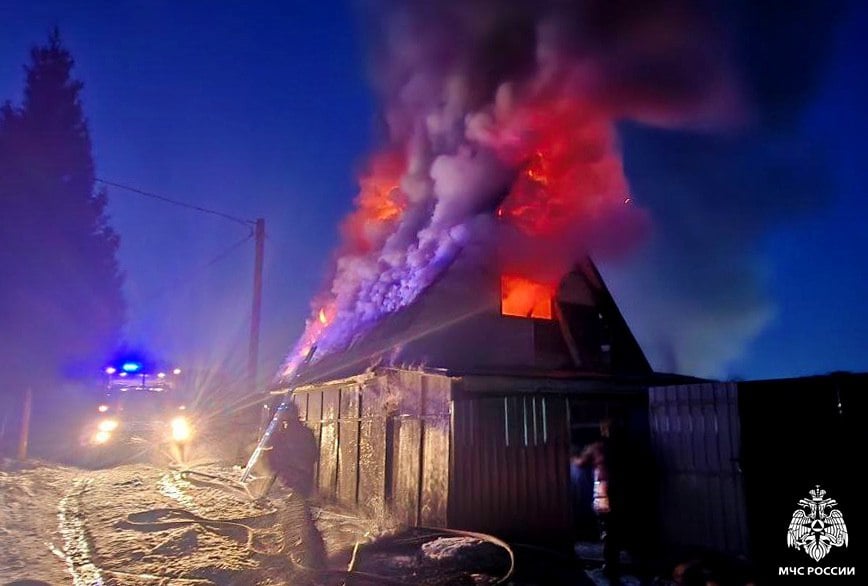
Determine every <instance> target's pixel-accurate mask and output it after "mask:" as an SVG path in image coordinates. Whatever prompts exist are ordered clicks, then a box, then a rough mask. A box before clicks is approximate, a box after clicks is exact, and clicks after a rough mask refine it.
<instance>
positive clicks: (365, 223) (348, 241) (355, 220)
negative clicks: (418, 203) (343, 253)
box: [342, 152, 407, 253]
mask: <svg viewBox="0 0 868 586" xmlns="http://www.w3.org/2000/svg"><path fill="white" fill-rule="evenodd" d="M405 170H406V162H405V160H404V156H403V155H402V154H401V153H396V152H383V153H380V154H378V155H375V156H374V157H372V158H371V161H370V164H369V168H368V171H367V172H366V173H365V175H363V176H362V177H361V178H360V179H359V194H358V196H356V200H355V203H356V209H355V210H354V211H353V212H352V213H351V214H350V215H349V216H348V217H347V219H346V220H345V221H344V224H343V226H342V231H343V235H344V239H345V246H347V247H348V248H349V249H350V251H352V252H357V253H365V252H368V251H369V250H371V249H373V248H375V247H376V246H377V245H378V244H379V243H380V241H381V239H383V238H385V237H386V236H387V235H388V232H389V231H388V230H386V229H384V228H388V227H389V226H391V225H392V223H394V222H395V221H397V220H398V219H399V218H400V217H401V214H403V213H404V210H405V209H406V207H407V198H406V196H405V195H404V193H403V192H402V191H401V189H400V181H401V177H402V176H403V175H404V171H405Z"/></svg>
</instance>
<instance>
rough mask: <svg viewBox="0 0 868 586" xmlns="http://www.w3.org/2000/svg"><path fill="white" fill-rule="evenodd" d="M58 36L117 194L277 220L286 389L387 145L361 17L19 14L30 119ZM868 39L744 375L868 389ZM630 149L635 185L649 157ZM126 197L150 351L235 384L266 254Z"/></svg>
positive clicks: (143, 9) (10, 47)
mask: <svg viewBox="0 0 868 586" xmlns="http://www.w3.org/2000/svg"><path fill="white" fill-rule="evenodd" d="M36 4H38V6H35V5H36ZM54 25H57V26H59V27H60V30H61V34H62V36H63V39H64V42H65V44H66V45H67V47H68V48H69V50H70V51H71V52H72V54H73V56H74V57H75V58H76V61H77V68H76V74H77V76H78V77H79V78H80V79H81V80H83V81H84V83H85V90H84V108H85V112H86V114H87V116H88V117H89V120H90V126H91V132H92V138H93V142H94V157H95V160H96V165H97V174H98V176H99V177H101V178H104V179H107V180H111V181H116V182H119V183H124V184H129V185H131V186H135V187H137V188H140V189H143V190H146V191H150V192H155V193H158V194H161V195H164V196H168V197H172V198H176V199H180V200H183V201H185V202H189V203H191V204H195V205H201V206H207V207H211V208H215V209H218V210H221V211H223V212H226V213H228V214H232V215H234V216H238V217H242V218H250V219H254V218H256V217H264V218H266V221H267V223H268V241H267V244H266V282H265V305H264V312H263V316H264V322H265V323H264V326H263V360H262V370H263V371H265V372H266V373H269V374H270V373H271V372H274V371H275V370H276V368H277V365H278V363H279V361H280V359H281V358H282V356H283V355H284V353H285V352H286V351H287V350H288V349H289V348H290V346H291V344H292V343H293V342H294V340H295V338H296V336H297V335H298V334H299V333H300V331H301V329H302V326H303V321H304V319H305V317H306V316H307V315H308V303H309V299H310V298H311V296H312V295H313V293H314V292H315V291H316V290H317V289H318V288H319V287H320V286H321V285H322V284H323V283H324V279H325V277H326V272H327V267H328V262H329V259H330V255H331V254H332V252H331V251H332V250H333V248H334V246H335V244H336V243H337V239H338V225H339V223H340V220H341V218H342V217H343V215H344V214H345V213H346V212H347V211H349V209H350V208H351V204H352V198H353V196H354V194H355V177H356V175H357V174H358V170H359V169H360V168H361V166H362V164H363V162H364V158H365V154H366V153H367V152H369V151H370V149H371V148H372V145H374V144H375V143H376V138H377V130H376V129H377V127H378V123H377V116H376V108H375V104H374V99H373V97H372V94H371V91H370V89H369V86H368V83H367V69H366V68H367V61H366V58H365V51H364V46H365V43H364V39H363V38H362V37H361V34H360V28H359V26H358V22H357V20H356V18H355V12H354V6H353V5H352V3H351V2H331V3H325V2H293V3H286V2H272V3H268V2H257V3H255V5H253V6H251V5H245V4H243V3H240V2H239V3H228V2H208V3H205V2H114V3H110V2H78V3H73V4H70V3H68V2H63V1H41V2H38V3H33V2H24V1H22V2H14V1H10V2H4V3H3V5H2V7H0V99H11V100H12V101H13V102H18V101H19V100H20V96H21V90H22V83H23V72H22V70H21V66H22V64H23V63H24V62H25V61H26V59H27V55H28V50H29V47H30V46H31V45H32V44H34V43H35V42H42V41H43V40H44V39H45V38H46V35H47V32H48V30H49V29H50V28H51V27H52V26H54ZM865 30H868V7H866V6H865V5H860V6H857V7H855V8H854V10H852V11H851V12H849V13H846V14H845V15H844V16H843V18H842V19H841V26H840V27H839V28H838V29H837V31H836V34H835V37H834V40H833V42H832V44H831V51H832V53H831V57H830V59H829V61H828V66H826V67H824V69H823V71H822V74H821V79H820V84H819V88H818V91H817V92H816V93H815V95H814V96H813V97H812V101H811V102H810V104H809V106H808V107H807V110H806V114H805V115H804V117H803V118H802V119H801V121H800V123H799V132H801V133H804V135H805V136H807V137H808V139H809V140H810V142H811V144H814V145H815V147H816V150H817V153H818V156H823V157H824V158H825V159H826V160H827V162H828V168H829V170H830V174H831V181H830V184H831V185H832V186H834V193H830V194H824V195H825V198H824V203H823V205H821V206H819V207H817V208H815V209H811V210H810V211H808V212H805V213H803V214H800V215H799V214H796V215H795V216H794V217H790V218H788V219H787V220H786V221H785V222H783V223H781V224H780V225H778V226H776V227H775V228H774V230H773V231H772V232H771V233H770V234H768V236H767V237H766V238H765V239H764V241H763V249H762V250H757V259H758V262H761V263H762V265H763V266H764V267H765V271H766V274H767V286H768V289H769V291H770V296H771V298H772V300H773V302H774V304H775V306H776V310H775V311H776V313H775V317H774V318H773V320H772V321H771V322H770V324H769V325H768V326H767V327H766V328H765V330H764V331H763V332H762V333H761V334H760V335H759V336H758V337H757V338H756V339H755V340H754V341H753V342H752V344H751V345H750V346H749V347H747V348H745V351H744V353H743V357H742V358H741V359H739V360H737V361H735V362H734V363H732V364H730V365H728V366H726V368H725V370H724V371H723V374H724V375H725V376H733V377H741V378H768V377H780V376H791V375H800V374H811V373H824V372H829V371H834V370H854V371H859V370H868V358H866V350H868V305H866V302H865V300H866V299H868V275H866V262H865V258H866V253H868V229H866V224H868V223H866V217H868V201H866V198H865V197H864V192H865V188H864V185H865V183H866V180H868V170H866V164H865V163H866V161H865V158H866V157H865V148H864V146H863V144H862V143H863V140H862V139H863V137H864V136H866V135H868V124H866V120H868V117H866V116H865V114H864V104H866V103H868V91H866V82H865V79H866V75H865V72H864V55H866V54H868V47H866V44H868V40H866V39H865V36H864V31H865ZM625 140H626V143H625V154H626V156H627V161H626V165H627V169H628V173H629V170H630V168H631V164H630V163H631V161H630V157H631V156H635V157H636V158H637V159H641V156H642V153H641V152H637V150H636V149H641V144H639V145H633V144H631V143H630V142H629V140H630V139H629V136H628V137H627V138H626V139H625ZM673 180H675V181H677V178H673ZM109 193H110V210H109V211H110V214H111V217H112V220H111V221H112V223H113V225H114V226H115V228H116V229H117V230H118V232H119V233H120V235H121V238H122V245H121V251H120V261H121V264H122V267H123V269H124V270H125V272H126V280H127V297H128V304H129V311H128V313H129V320H128V328H127V329H128V337H129V339H130V341H131V342H133V343H137V344H140V345H143V346H146V347H148V348H152V349H155V351H157V352H158V353H160V354H161V355H163V356H166V357H170V358H172V359H176V360H177V361H179V362H182V363H192V364H195V363H199V362H201V363H208V362H209V361H213V360H214V359H220V360H224V361H225V364H226V365H227V369H228V370H230V371H231V370H233V369H236V368H237V367H238V366H239V365H241V364H243V363H244V361H245V360H246V351H247V345H246V341H247V328H248V321H247V320H248V319H249V311H250V289H251V280H252V256H253V246H252V243H251V242H247V243H245V244H244V245H242V246H240V247H237V248H234V249H232V250H231V252H229V253H228V254H227V255H226V256H221V253H222V252H224V251H225V250H227V249H229V248H231V247H232V246H233V244H235V243H236V242H238V241H239V240H242V239H243V238H244V237H245V236H246V234H247V232H246V229H245V228H244V227H242V226H239V225H237V224H233V223H231V222H227V221H225V220H223V219H220V218H216V217H212V216H207V215H203V214H199V213H196V212H192V211H188V210H183V209H179V208H174V207H171V206H167V205H165V204H161V203H158V202H154V201H151V200H148V199H144V198H141V197H139V196H136V195H133V194H129V193H124V192H122V191H118V190H117V189H112V190H110V192H109ZM637 200H638V201H640V202H641V194H639V195H637ZM215 257H221V258H219V260H217V261H215V262H213V264H210V266H206V265H209V263H211V261H212V260H213V259H214V258H215ZM613 289H614V291H613V293H614V295H615V297H616V298H618V297H619V295H620V292H619V291H618V290H617V287H614V286H613ZM626 313H627V314H628V315H627V317H628V318H629V317H630V316H629V312H626ZM637 335H638V337H639V338H640V340H641V339H642V332H641V331H637Z"/></svg>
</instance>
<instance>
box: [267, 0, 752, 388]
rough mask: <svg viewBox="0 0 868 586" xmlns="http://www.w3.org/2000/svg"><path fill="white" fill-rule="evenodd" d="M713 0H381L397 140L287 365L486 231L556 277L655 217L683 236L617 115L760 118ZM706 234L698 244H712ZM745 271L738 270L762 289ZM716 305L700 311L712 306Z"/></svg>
mask: <svg viewBox="0 0 868 586" xmlns="http://www.w3.org/2000/svg"><path fill="white" fill-rule="evenodd" d="M707 8H708V5H707V4H705V3H699V2H690V1H687V0H676V1H666V0H660V1H650V2H649V1H623V2H609V1H606V0H593V1H567V0H550V1H542V2H532V1H520V0H440V1H438V2H427V1H423V0H418V1H415V2H414V1H407V0H400V1H399V0H382V1H373V2H368V3H367V4H366V5H365V10H364V12H365V14H366V15H369V22H368V27H367V28H368V30H367V33H368V35H369V38H370V41H371V45H372V47H371V52H372V75H373V79H374V84H375V89H376V91H377V93H378V95H379V97H380V99H381V102H382V108H383V119H384V121H385V134H386V137H385V140H384V143H385V144H384V145H383V147H382V149H381V151H380V152H379V153H378V154H376V155H374V156H372V157H371V159H370V162H369V166H368V171H367V173H366V174H365V175H364V176H363V178H362V179H361V189H360V194H359V195H358V197H357V209H356V211H355V212H353V213H352V214H351V215H350V217H349V218H348V219H347V220H346V221H345V223H344V226H343V232H344V245H343V247H342V248H341V250H340V251H339V254H338V258H337V261H336V265H335V272H334V277H333V280H332V282H331V285H330V286H329V288H328V289H327V290H326V291H325V292H324V293H323V294H322V295H320V296H319V297H318V298H317V299H316V300H315V302H314V304H313V312H312V316H311V318H310V319H309V320H308V324H307V328H306V331H305V334H304V335H303V338H302V340H301V341H300V342H299V344H298V345H297V347H296V348H295V349H294V350H293V352H292V354H291V355H290V356H289V358H288V361H287V364H286V366H285V369H284V374H288V373H290V372H292V371H293V369H294V368H296V366H297V365H298V363H299V361H300V359H301V357H303V356H304V355H306V354H307V352H308V349H309V348H310V347H311V346H312V345H313V344H316V345H317V348H318V350H317V356H321V355H324V354H325V353H328V352H331V351H336V350H340V349H341V348H344V347H346V345H347V344H349V343H351V342H352V340H353V339H354V338H355V337H357V336H358V335H360V334H363V333H364V332H365V331H367V330H368V328H370V327H371V326H372V325H373V324H375V323H376V322H377V321H378V320H379V319H381V318H382V317H383V316H384V315H386V314H389V313H392V312H394V311H396V310H398V309H400V308H401V307H404V306H406V305H407V304H408V303H410V302H412V301H413V300H414V299H415V298H416V296H417V295H418V294H419V293H420V292H421V291H423V290H424V289H425V288H426V287H427V286H428V285H430V284H431V283H432V282H433V281H434V280H435V279H436V278H437V277H438V276H439V275H440V274H441V273H442V272H443V271H444V270H445V269H446V268H447V267H448V266H449V265H450V264H451V263H452V261H453V260H454V259H455V257H456V256H457V255H458V254H459V253H460V252H461V251H462V250H464V249H467V248H468V247H469V246H470V245H471V244H479V243H482V242H485V243H487V244H489V245H490V244H491V243H494V248H495V249H496V250H497V251H498V262H499V263H501V265H502V268H503V269H504V270H509V271H510V272H512V273H518V274H521V275H523V276H526V277H530V278H533V279H536V280H541V281H549V282H552V283H554V282H556V281H557V279H559V278H560V277H561V276H562V275H563V274H564V272H565V271H567V270H568V269H569V268H570V266H571V265H572V264H573V263H574V262H575V261H576V260H577V259H578V258H580V257H581V256H583V255H586V254H589V253H590V254H592V255H593V256H594V257H595V258H596V259H597V260H602V261H604V262H605V261H606V260H607V259H620V258H623V257H624V256H625V253H627V252H631V251H634V250H635V249H636V248H637V246H636V245H637V243H639V242H641V241H643V240H645V239H647V237H648V235H649V234H651V233H653V234H654V238H653V243H654V244H655V245H656V243H658V242H660V241H665V240H666V236H665V235H663V236H662V238H661V228H667V229H669V228H672V227H673V223H664V224H660V226H658V227H657V228H655V229H652V228H651V226H652V222H651V219H650V218H651V216H650V215H649V212H648V209H646V208H644V207H643V206H642V205H641V204H642V203H644V202H643V201H642V200H643V197H644V194H641V196H637V194H634V193H633V191H631V189H630V187H629V185H628V181H627V176H626V175H625V173H624V165H623V164H622V159H621V145H620V143H619V137H618V134H617V132H616V126H615V125H616V123H617V122H618V121H621V120H632V121H636V122H639V123H642V124H645V125H653V126H655V127H658V128H661V127H662V128H668V129H673V128H682V129H683V128H688V129H691V131H693V132H704V133H710V132H717V131H721V130H726V131H727V132H732V131H733V129H740V128H744V127H746V125H748V124H749V123H750V121H751V119H752V116H753V114H754V112H753V111H752V110H751V109H750V108H749V107H748V105H747V104H746V102H745V100H744V99H743V95H744V91H743V90H742V87H741V83H740V82H739V79H740V78H739V76H738V75H737V73H738V71H737V68H736V67H735V66H734V65H733V60H732V58H731V57H732V56H731V51H730V45H729V43H728V39H727V38H726V37H725V36H724V35H722V34H720V33H719V30H720V24H721V23H720V22H718V21H716V20H715V19H713V18H712V16H711V14H712V13H711V12H710V11H708V10H707ZM628 163H629V161H628ZM697 175H698V176H701V172H697ZM661 182H663V183H664V184H663V185H659V186H655V189H659V190H664V191H665V190H666V186H665V183H666V182H668V183H671V184H673V185H680V186H681V188H682V189H686V187H685V186H684V184H679V183H678V180H677V178H676V177H675V176H673V177H669V178H666V179H661ZM689 188H690V189H691V190H692V189H694V188H695V189H696V191H697V192H696V193H695V194H693V193H691V194H687V193H685V194H684V197H685V198H693V199H692V200H691V203H689V204H688V205H687V206H686V207H687V208H689V209H687V210H680V211H679V212H685V213H686V214H687V216H688V219H687V220H685V223H687V224H689V223H690V222H689V216H690V214H691V210H693V209H694V208H696V207H698V208H700V209H701V207H702V202H703V201H704V200H706V199H707V198H706V197H705V195H704V193H703V189H702V186H699V185H697V186H694V185H690V186H689ZM637 204H639V205H637ZM654 211H655V209H654V208H651V212H654ZM656 223H657V222H654V224H656ZM674 229H675V230H676V232H677V230H678V222H677V221H676V222H675V223H674ZM702 240H703V239H702V238H700V239H699V241H700V242H699V244H700V247H697V248H694V249H692V251H693V253H694V254H696V255H699V256H701V255H702V249H701V246H702V245H705V244H708V242H703V241H702ZM474 248H480V247H474ZM491 248H492V247H491V246H488V247H482V249H488V250H490V249H491ZM489 260H490V259H489ZM710 261H711V262H713V263H719V262H723V261H724V259H722V258H717V257H710ZM740 270H741V269H740V268H739V267H734V268H731V270H729V271H728V274H735V275H736V276H739V277H743V276H742V275H739V274H738V273H739V271H740ZM676 272H677V269H676ZM745 281H751V277H750V276H748V277H746V278H742V279H741V280H739V279H734V280H733V283H734V284H736V285H737V286H743V287H745V288H746V289H751V288H752V287H753V284H752V283H749V284H746V283H745ZM657 294H659V291H658V292H657V293H655V295H657ZM717 295H718V296H720V295H721V292H720V291H718V292H717ZM724 297H725V295H724ZM748 297H750V296H749V295H748ZM658 305H659V304H658ZM699 305H700V309H699V311H698V314H699V315H696V316H693V317H692V318H691V319H694V318H695V319H694V321H696V322H697V323H700V324H701V323H702V322H703V319H702V318H703V315H701V314H702V312H703V308H702V305H701V303H699ZM745 305H747V306H746V307H738V304H737V303H736V304H735V306H736V308H735V309H733V313H734V314H736V313H737V314H739V315H737V316H736V320H744V319H745V317H744V316H752V315H753V309H754V308H753V307H751V306H750V304H749V303H747V304H745ZM731 306H732V304H730V305H729V307H731ZM747 321H749V322H750V323H751V327H753V324H754V323H755V322H756V321H757V319H755V318H750V317H749V319H748V320H747ZM760 321H761V320H760ZM649 327H651V326H650V324H649ZM723 329H724V330H725V329H726V328H723ZM645 337H646V339H647V338H649V337H653V336H647V335H646V336H645ZM666 342H667V343H668V340H667V341H666ZM679 342H684V343H686V344H690V342H691V340H690V336H686V337H685V338H684V339H683V340H679Z"/></svg>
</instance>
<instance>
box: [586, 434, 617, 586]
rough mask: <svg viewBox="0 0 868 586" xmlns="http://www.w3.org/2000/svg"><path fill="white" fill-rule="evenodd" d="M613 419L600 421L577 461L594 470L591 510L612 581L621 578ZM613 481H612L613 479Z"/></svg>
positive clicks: (606, 570) (607, 572) (605, 563)
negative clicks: (595, 438)
mask: <svg viewBox="0 0 868 586" xmlns="http://www.w3.org/2000/svg"><path fill="white" fill-rule="evenodd" d="M613 428H614V425H613V422H612V421H611V420H608V419H607V420H604V421H602V422H601V423H600V439H599V440H598V441H596V442H594V443H592V444H590V445H589V446H587V447H586V448H585V449H584V450H583V451H582V452H581V454H579V456H578V458H577V460H576V463H577V464H578V465H579V466H583V467H586V468H588V467H589V468H591V470H592V471H593V479H594V480H593V482H594V488H593V505H592V506H593V510H594V514H595V515H596V516H597V521H598V524H599V529H600V540H601V541H602V543H603V564H604V565H603V571H604V573H605V575H606V577H607V578H608V579H609V581H610V582H611V583H612V584H618V583H619V579H620V578H619V577H620V556H621V544H620V529H619V522H620V520H619V513H620V510H621V502H620V500H621V499H620V496H619V495H620V490H621V488H622V487H621V486H620V481H619V480H618V479H619V466H620V464H621V463H620V461H619V454H618V452H619V450H618V449H617V444H616V443H615V442H616V440H615V438H613V437H612V436H613ZM613 480H614V482H613Z"/></svg>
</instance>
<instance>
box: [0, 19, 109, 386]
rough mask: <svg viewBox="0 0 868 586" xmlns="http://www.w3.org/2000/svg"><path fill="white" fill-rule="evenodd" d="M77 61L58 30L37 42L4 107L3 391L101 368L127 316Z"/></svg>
mask: <svg viewBox="0 0 868 586" xmlns="http://www.w3.org/2000/svg"><path fill="white" fill-rule="evenodd" d="M73 65H74V61H73V58H72V56H71V55H70V53H69V52H68V51H67V50H66V49H65V48H64V46H63V44H62V42H61V39H60V35H59V33H58V31H57V30H55V31H54V32H53V33H51V34H50V35H49V38H48V42H47V43H46V44H44V45H41V46H37V47H34V48H33V49H32V50H31V53H30V62H29V63H28V65H26V66H25V74H26V80H25V89H24V99H23V101H22V103H21V104H20V106H15V105H12V104H11V103H9V102H7V103H6V104H5V105H4V106H3V107H2V108H0V393H10V392H11V393H14V392H15V390H16V389H17V390H20V389H21V388H23V387H24V386H31V387H34V392H40V391H42V392H44V390H45V389H46V388H48V387H50V386H51V384H50V383H48V381H53V382H57V381H58V380H60V377H62V376H63V375H64V374H65V373H69V372H70V371H71V370H76V371H78V372H87V371H89V370H91V371H92V370H93V369H96V368H98V367H99V365H101V364H102V363H103V362H104V361H105V360H106V357H107V355H108V353H109V352H110V351H111V349H112V348H113V347H115V346H116V344H117V342H118V339H119V336H120V330H121V327H122V323H123V314H124V303H123V297H122V292H121V286H122V275H121V273H120V271H119V268H118V263H117V260H116V253H117V249H118V243H119V240H118V235H117V234H116V233H115V232H114V230H112V228H111V227H110V226H109V224H108V219H107V216H106V194H105V192H104V190H100V189H97V188H96V183H95V175H94V162H93V157H92V153H91V140H90V133H89V131H88V124H87V120H86V118H85V116H84V113H83V110H82V102H81V91H82V87H83V84H82V83H81V82H80V81H78V80H76V79H75V78H74V77H73V75H72V69H73Z"/></svg>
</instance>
